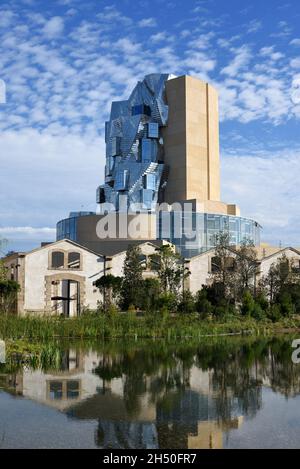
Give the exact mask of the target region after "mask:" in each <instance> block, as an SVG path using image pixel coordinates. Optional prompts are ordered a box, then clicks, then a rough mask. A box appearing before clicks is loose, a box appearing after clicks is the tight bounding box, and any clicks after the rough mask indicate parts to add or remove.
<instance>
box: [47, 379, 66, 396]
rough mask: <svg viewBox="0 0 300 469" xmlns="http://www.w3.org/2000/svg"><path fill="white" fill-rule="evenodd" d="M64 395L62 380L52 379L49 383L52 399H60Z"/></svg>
mask: <svg viewBox="0 0 300 469" xmlns="http://www.w3.org/2000/svg"><path fill="white" fill-rule="evenodd" d="M62 397H63V383H62V382H61V381H50V383H49V398H50V399H52V400H59V399H62Z"/></svg>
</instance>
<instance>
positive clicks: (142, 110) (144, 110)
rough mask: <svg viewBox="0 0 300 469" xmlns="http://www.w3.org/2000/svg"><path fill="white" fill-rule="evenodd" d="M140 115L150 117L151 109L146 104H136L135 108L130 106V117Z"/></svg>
mask: <svg viewBox="0 0 300 469" xmlns="http://www.w3.org/2000/svg"><path fill="white" fill-rule="evenodd" d="M140 114H144V115H146V116H151V108H150V106H147V105H146V104H138V105H136V106H132V108H131V115H132V116H138V115H140Z"/></svg>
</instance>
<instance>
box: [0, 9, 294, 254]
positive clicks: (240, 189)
mask: <svg viewBox="0 0 300 469" xmlns="http://www.w3.org/2000/svg"><path fill="white" fill-rule="evenodd" d="M299 24H300V3H299V1H298V0H292V1H287V2H286V3H285V2H284V0H283V1H279V0H267V1H261V0H253V1H248V2H245V1H244V2H240V1H237V0H227V1H226V2H225V1H223V0H222V1H221V0H207V1H204V0H203V1H193V0H190V1H189V0H185V1H184V2H183V1H168V0H151V1H148V0H142V1H138V0H137V1H135V2H132V1H127V0H123V1H122V0H119V1H116V2H114V3H111V2H106V1H100V0H98V1H96V0H90V1H89V0H87V1H86V2H82V1H77V0H57V1H47V2H45V1H39V0H18V1H14V0H11V1H3V0H1V1H0V79H2V80H4V81H5V83H6V90H7V102H6V104H0V236H1V237H4V238H7V239H8V240H9V244H8V246H7V249H15V250H24V249H29V248H32V247H35V246H37V245H38V243H39V242H40V241H41V240H51V239H54V236H55V224H56V221H57V220H58V219H60V218H64V217H65V216H67V215H68V213H69V211H74V210H78V209H82V210H95V188H96V186H97V185H99V184H100V183H101V182H102V181H103V167H104V137H103V131H104V121H105V120H106V119H107V118H108V113H109V108H110V102H111V101H112V100H115V99H122V98H126V97H128V94H129V93H130V91H131V89H132V88H133V86H134V85H135V83H136V81H137V80H138V79H142V78H143V76H144V75H145V74H147V73H152V72H164V73H173V74H176V75H180V74H190V75H194V76H197V77H199V78H202V79H204V80H207V81H209V82H211V83H212V84H213V85H214V86H215V87H216V88H217V89H218V90H219V95H220V119H221V122H220V142H221V157H222V173H221V174H222V199H223V200H224V201H227V202H229V203H231V202H235V203H237V204H238V205H240V207H241V210H242V214H243V215H244V216H247V217H251V218H254V219H256V220H258V221H259V222H260V223H261V225H263V227H264V229H263V240H264V241H267V242H270V243H273V244H275V245H278V244H279V243H280V242H281V243H282V245H294V246H300V239H299V240H298V238H299V233H300V220H299V212H300V208H299V207H300V191H299V183H298V178H299V174H300V132H299V130H300V129H299V123H300V121H299V119H300V26H299Z"/></svg>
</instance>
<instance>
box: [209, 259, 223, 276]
mask: <svg viewBox="0 0 300 469" xmlns="http://www.w3.org/2000/svg"><path fill="white" fill-rule="evenodd" d="M220 267H221V259H220V258H219V257H212V258H211V271H212V272H219V270H220Z"/></svg>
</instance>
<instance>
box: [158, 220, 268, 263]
mask: <svg viewBox="0 0 300 469" xmlns="http://www.w3.org/2000/svg"><path fill="white" fill-rule="evenodd" d="M260 229H261V226H260V225H259V224H258V223H257V222H255V221H254V220H251V219H248V218H242V217H237V216H230V215H219V214H210V213H199V212H188V213H187V212H170V213H168V212H160V213H159V217H158V221H157V233H158V239H165V240H167V241H170V242H171V243H173V244H174V245H175V246H176V248H177V249H178V251H179V252H180V254H181V255H182V256H183V257H186V258H190V257H194V256H197V255H198V254H201V253H202V252H205V251H208V250H209V249H211V248H213V247H214V239H215V235H216V234H218V233H220V232H222V231H229V235H230V244H232V245H238V244H240V243H241V242H242V241H243V240H245V239H247V240H249V241H252V242H253V243H254V245H255V246H258V245H259V244H260Z"/></svg>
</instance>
